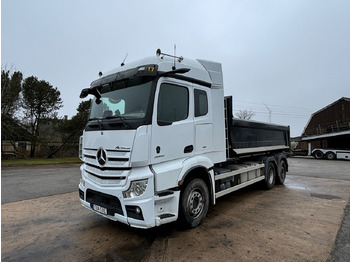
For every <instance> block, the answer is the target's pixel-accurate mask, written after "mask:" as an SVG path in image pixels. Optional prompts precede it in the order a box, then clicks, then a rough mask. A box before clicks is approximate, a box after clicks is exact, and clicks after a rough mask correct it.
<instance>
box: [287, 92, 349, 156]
mask: <svg viewBox="0 0 350 262" xmlns="http://www.w3.org/2000/svg"><path fill="white" fill-rule="evenodd" d="M292 140H294V141H295V142H298V145H297V147H296V150H297V151H304V152H308V154H310V153H311V150H312V149H314V148H334V149H350V98H348V97H342V98H340V99H339V100H337V101H335V102H334V103H332V104H330V105H328V106H326V107H324V108H322V109H320V110H318V111H317V112H315V113H313V114H312V115H311V117H310V119H309V121H308V123H307V125H306V127H305V128H304V131H303V133H302V135H301V137H297V138H294V139H292Z"/></svg>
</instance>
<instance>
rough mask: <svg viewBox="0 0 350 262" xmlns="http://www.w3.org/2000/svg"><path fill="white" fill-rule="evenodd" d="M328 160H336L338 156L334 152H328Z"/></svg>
mask: <svg viewBox="0 0 350 262" xmlns="http://www.w3.org/2000/svg"><path fill="white" fill-rule="evenodd" d="M326 158H327V159H328V160H334V159H335V158H336V155H335V154H334V153H333V152H327V153H326Z"/></svg>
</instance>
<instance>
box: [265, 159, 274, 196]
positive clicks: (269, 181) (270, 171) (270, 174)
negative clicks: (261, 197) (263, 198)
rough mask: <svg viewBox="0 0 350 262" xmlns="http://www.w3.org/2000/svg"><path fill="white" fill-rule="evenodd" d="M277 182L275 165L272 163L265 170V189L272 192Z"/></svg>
mask: <svg viewBox="0 0 350 262" xmlns="http://www.w3.org/2000/svg"><path fill="white" fill-rule="evenodd" d="M275 180H276V169H275V165H274V164H273V163H272V162H271V161H270V162H268V164H267V167H266V169H265V187H266V189H268V190H270V189H271V188H273V187H274V185H275Z"/></svg>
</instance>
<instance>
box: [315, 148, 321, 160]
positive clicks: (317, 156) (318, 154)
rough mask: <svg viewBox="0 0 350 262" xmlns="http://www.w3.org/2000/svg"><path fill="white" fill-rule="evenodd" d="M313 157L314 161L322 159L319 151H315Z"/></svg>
mask: <svg viewBox="0 0 350 262" xmlns="http://www.w3.org/2000/svg"><path fill="white" fill-rule="evenodd" d="M314 157H315V158H316V159H322V158H323V153H322V151H320V150H317V151H315V153H314Z"/></svg>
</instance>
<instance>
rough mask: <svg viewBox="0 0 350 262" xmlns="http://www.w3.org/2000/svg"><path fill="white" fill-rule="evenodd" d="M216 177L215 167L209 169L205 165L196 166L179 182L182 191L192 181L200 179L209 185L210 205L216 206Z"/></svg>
mask: <svg viewBox="0 0 350 262" xmlns="http://www.w3.org/2000/svg"><path fill="white" fill-rule="evenodd" d="M213 176H214V173H213V167H210V168H207V167H205V166H203V165H196V166H192V167H191V168H189V169H188V170H187V171H186V172H185V173H184V174H183V176H182V177H181V179H180V180H179V188H180V190H181V191H182V190H183V189H184V188H186V186H187V185H188V183H189V182H190V181H192V180H193V179H196V178H199V179H202V180H203V181H204V183H205V184H206V185H207V188H208V191H209V197H210V203H211V204H215V202H214V201H215V200H214V197H213V196H214V192H215V190H214V187H213V186H214V183H213V179H212V177H213Z"/></svg>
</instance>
